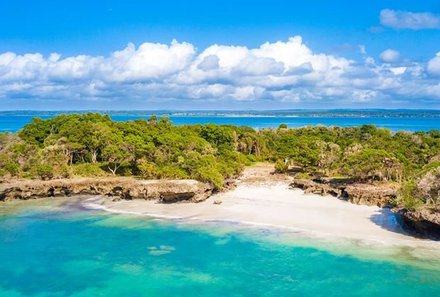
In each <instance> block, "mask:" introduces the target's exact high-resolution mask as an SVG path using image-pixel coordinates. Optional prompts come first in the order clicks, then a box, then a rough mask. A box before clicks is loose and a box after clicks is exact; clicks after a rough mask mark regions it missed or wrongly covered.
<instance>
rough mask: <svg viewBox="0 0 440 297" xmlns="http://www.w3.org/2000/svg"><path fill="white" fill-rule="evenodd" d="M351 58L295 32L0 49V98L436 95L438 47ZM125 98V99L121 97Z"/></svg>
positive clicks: (377, 98)
mask: <svg viewBox="0 0 440 297" xmlns="http://www.w3.org/2000/svg"><path fill="white" fill-rule="evenodd" d="M361 51H362V53H363V54H362V57H361V59H362V60H359V61H355V60H351V59H347V58H344V57H338V56H334V55H329V54H325V53H316V52H314V51H313V50H312V49H311V48H310V47H309V46H307V45H306V44H305V43H304V41H303V39H302V38H301V37H300V36H295V37H292V38H289V39H288V40H285V41H277V42H273V43H269V42H267V43H264V44H262V45H261V46H258V47H255V48H248V47H245V46H232V45H228V46H226V45H219V44H214V45H211V46H209V47H207V48H205V49H203V50H200V51H198V50H197V49H196V48H195V47H194V46H193V45H192V44H189V43H185V42H177V41H172V42H171V43H170V44H160V43H143V44H141V45H139V46H135V45H134V44H128V45H127V47H125V48H124V49H122V50H119V51H115V52H113V53H111V54H110V55H108V56H89V55H79V56H71V57H63V56H61V55H59V54H56V53H54V54H51V55H49V56H47V57H45V56H43V55H42V54H39V53H29V54H24V55H18V54H16V53H12V52H6V53H3V54H0V102H1V100H2V99H8V100H13V99H14V98H29V99H53V100H71V99H74V100H76V101H77V102H81V100H94V101H103V102H107V101H109V100H112V101H117V100H119V101H124V100H137V101H138V102H147V101H148V100H156V101H155V102H160V100H169V99H173V100H209V101H218V100H228V101H231V100H236V101H252V100H254V101H255V100H257V101H258V100H272V101H275V102H295V103H301V102H307V103H309V102H315V103H317V104H318V105H319V102H320V101H323V100H325V101H326V102H328V101H333V102H335V103H336V102H339V101H345V102H351V103H366V104H367V103H368V104H369V103H375V102H376V103H377V102H381V100H382V101H383V100H388V99H389V98H394V97H399V99H401V100H407V101H408V102H412V101H414V98H421V97H423V98H425V99H431V100H440V92H438V90H439V87H440V86H439V84H438V81H436V80H435V78H433V76H437V75H440V53H439V54H438V55H437V56H436V57H433V58H432V59H431V60H430V61H429V62H427V63H423V62H413V63H409V62H407V61H406V62H405V63H402V62H399V59H398V58H399V53H398V52H397V51H395V50H392V49H388V50H386V51H384V52H383V53H382V54H381V55H380V58H381V60H382V61H383V62H385V63H377V62H376V61H375V60H374V59H373V58H372V57H370V56H368V54H367V52H366V50H365V48H363V47H362V48H361ZM124 102H125V101H124Z"/></svg>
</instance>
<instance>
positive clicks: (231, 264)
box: [0, 200, 440, 296]
mask: <svg viewBox="0 0 440 297" xmlns="http://www.w3.org/2000/svg"><path fill="white" fill-rule="evenodd" d="M285 235H286V234H282V233H278V232H276V231H275V230H268V229H247V228H244V229H243V228H241V227H240V226H233V225H228V226H225V225H220V224H218V223H214V222H213V223H210V224H204V225H201V226H200V225H199V226H198V225H188V224H184V223H183V224H182V223H179V222H170V221H159V220H153V219H148V218H145V217H136V216H128V215H115V214H107V213H103V212H100V211H86V210H81V209H79V208H76V207H74V206H72V205H69V206H68V207H65V206H59V204H57V203H55V204H54V202H52V201H50V200H49V201H47V200H46V201H41V202H40V201H36V202H31V203H19V204H18V206H16V205H14V206H13V207H9V208H6V209H5V208H3V210H0V255H1V265H0V274H1V277H0V296H318V295H323V294H325V295H326V296H341V295H345V296H371V295H374V296H390V295H391V296H439V295H440V266H439V265H438V262H433V261H429V262H431V265H424V264H425V262H426V261H425V262H423V261H422V260H420V262H421V263H417V261H419V260H417V259H415V260H414V259H412V262H411V261H407V260H408V257H407V256H406V255H405V254H404V252H403V254H401V255H399V254H393V258H392V259H391V258H390V256H389V255H388V254H387V253H385V255H380V254H381V253H380V251H378V253H377V254H374V253H369V255H370V256H369V257H367V256H362V253H357V252H359V250H360V249H370V250H371V249H380V247H366V246H365V245H356V244H351V245H347V244H344V245H341V244H340V243H336V242H335V243H333V242H331V241H327V242H324V243H323V242H322V241H321V242H318V241H317V240H315V239H305V238H303V237H300V236H296V235H295V234H290V236H285ZM357 250H358V251H357ZM403 251H404V250H403ZM400 252H402V250H401V251H400ZM372 255H376V256H372ZM379 255H380V256H379ZM417 264H421V265H417Z"/></svg>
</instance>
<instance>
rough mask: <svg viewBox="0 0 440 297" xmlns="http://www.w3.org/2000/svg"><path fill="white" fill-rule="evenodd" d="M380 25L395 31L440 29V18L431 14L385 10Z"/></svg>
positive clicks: (381, 13)
mask: <svg viewBox="0 0 440 297" xmlns="http://www.w3.org/2000/svg"><path fill="white" fill-rule="evenodd" d="M380 23H381V24H382V25H383V26H385V27H390V28H394V29H412V30H420V29H439V28H440V16H438V15H435V14H432V13H429V12H409V11H396V10H392V9H383V10H382V11H381V12H380Z"/></svg>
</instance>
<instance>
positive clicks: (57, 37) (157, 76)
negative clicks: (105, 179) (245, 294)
mask: <svg viewBox="0 0 440 297" xmlns="http://www.w3.org/2000/svg"><path fill="white" fill-rule="evenodd" d="M173 40H175V41H173ZM128 44H130V45H128ZM264 44H266V46H263V45H264ZM438 52H440V2H439V1H438V0H424V1H414V0H412V1H408V0H403V1H402V0H400V1H397V0H395V1H390V0H382V1H345V0H344V1H323V0H314V1H287V0H285V1H282V0H271V1H258V0H254V1H239V0H235V1H229V0H222V1H217V0H214V1H140V0H136V1H130V0H126V1H83V0H79V1H54V0H52V1H50V0H40V1H23V0H14V1H9V0H5V1H2V3H1V4H0V55H1V56H0V87H1V88H0V104H1V106H0V109H60V108H61V109H84V108H86V109H87V108H93V109H158V108H163V109H166V108H178V109H195V108H200V109H206V108H207V109H212V108H222V109H246V108H253V109H265V108H319V107H322V108H328V107H348V108H356V107H359V108H375V107H385V108H440V56H436V55H437V53H438Z"/></svg>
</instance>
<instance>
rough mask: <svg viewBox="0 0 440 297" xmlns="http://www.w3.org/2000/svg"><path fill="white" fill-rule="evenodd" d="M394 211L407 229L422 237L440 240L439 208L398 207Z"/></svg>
mask: <svg viewBox="0 0 440 297" xmlns="http://www.w3.org/2000/svg"><path fill="white" fill-rule="evenodd" d="M395 211H396V213H398V214H399V215H400V217H401V219H402V224H403V225H404V228H405V229H406V230H407V231H409V232H411V233H412V234H415V235H417V236H419V237H422V238H430V239H434V240H440V209H435V208H418V209H406V208H400V209H396V210H395Z"/></svg>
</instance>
